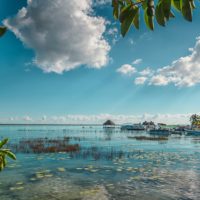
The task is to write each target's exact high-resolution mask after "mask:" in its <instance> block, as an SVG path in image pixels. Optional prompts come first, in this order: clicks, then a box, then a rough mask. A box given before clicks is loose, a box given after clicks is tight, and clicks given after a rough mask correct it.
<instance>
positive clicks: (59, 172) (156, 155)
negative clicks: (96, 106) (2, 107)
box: [0, 126, 200, 200]
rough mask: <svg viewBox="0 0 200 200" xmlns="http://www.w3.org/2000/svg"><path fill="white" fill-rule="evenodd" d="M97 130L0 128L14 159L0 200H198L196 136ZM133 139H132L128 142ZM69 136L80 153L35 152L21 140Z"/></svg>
mask: <svg viewBox="0 0 200 200" xmlns="http://www.w3.org/2000/svg"><path fill="white" fill-rule="evenodd" d="M140 135H148V134H147V133H145V132H140V133H139V132H121V131H120V130H119V129H118V128H116V129H115V130H105V129H103V128H102V127H101V126H99V127H98V126H94V127H89V126H86V127H82V126H0V140H1V139H2V138H5V137H8V138H10V145H11V146H10V147H11V148H12V149H13V151H15V152H16V155H17V161H11V160H9V162H8V167H7V168H6V169H5V170H4V171H3V172H2V173H0V199H1V200H27V199H29V200H38V199H41V200H46V199H48V200H49V199H57V200H68V199H69V200H108V199H112V200H114V199H115V200H129V199H130V200H132V199H135V200H137V199H140V200H151V199H152V200H156V199H159V200H162V199H163V200H164V199H166V200H171V199H174V200H175V199H180V200H189V199H194V200H199V199H200V138H198V137H187V136H171V137H169V139H168V140H166V141H145V140H136V139H134V138H133V137H134V136H140ZM130 137H132V138H130ZM38 138H40V139H46V140H47V139H48V140H50V139H59V140H62V139H63V138H68V143H69V144H70V145H75V144H78V145H79V147H80V150H79V151H77V152H69V153H65V152H64V153H63V152H60V153H33V152H30V151H27V152H25V151H24V149H23V150H22V149H20V148H16V147H18V145H19V144H20V141H23V140H26V141H34V140H35V139H38Z"/></svg>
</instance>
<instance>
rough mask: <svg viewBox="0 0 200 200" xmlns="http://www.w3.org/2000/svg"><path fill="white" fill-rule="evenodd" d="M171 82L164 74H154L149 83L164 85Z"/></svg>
mask: <svg viewBox="0 0 200 200" xmlns="http://www.w3.org/2000/svg"><path fill="white" fill-rule="evenodd" d="M168 83H169V80H168V78H167V77H165V76H163V75H160V74H158V75H154V76H153V77H152V78H151V79H150V81H149V84H150V85H157V86H162V85H163V86H164V85H167V84H168Z"/></svg>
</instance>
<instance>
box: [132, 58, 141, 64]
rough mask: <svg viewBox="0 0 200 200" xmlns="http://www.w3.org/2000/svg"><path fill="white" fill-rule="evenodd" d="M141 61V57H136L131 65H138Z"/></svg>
mask: <svg viewBox="0 0 200 200" xmlns="http://www.w3.org/2000/svg"><path fill="white" fill-rule="evenodd" d="M141 62H142V59H141V58H138V59H136V60H134V61H133V62H132V64H133V65H138V64H140V63H141Z"/></svg>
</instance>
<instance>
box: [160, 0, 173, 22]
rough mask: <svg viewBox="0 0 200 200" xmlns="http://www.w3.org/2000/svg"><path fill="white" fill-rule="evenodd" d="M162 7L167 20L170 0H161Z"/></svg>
mask: <svg viewBox="0 0 200 200" xmlns="http://www.w3.org/2000/svg"><path fill="white" fill-rule="evenodd" d="M162 9H163V14H164V16H165V17H166V19H167V20H169V17H170V10H171V0H162Z"/></svg>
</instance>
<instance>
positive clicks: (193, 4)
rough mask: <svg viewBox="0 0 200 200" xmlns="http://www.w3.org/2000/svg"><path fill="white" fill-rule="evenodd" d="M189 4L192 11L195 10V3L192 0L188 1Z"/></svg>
mask: <svg viewBox="0 0 200 200" xmlns="http://www.w3.org/2000/svg"><path fill="white" fill-rule="evenodd" d="M190 4H191V7H192V9H195V8H196V6H195V3H194V0H190Z"/></svg>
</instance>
